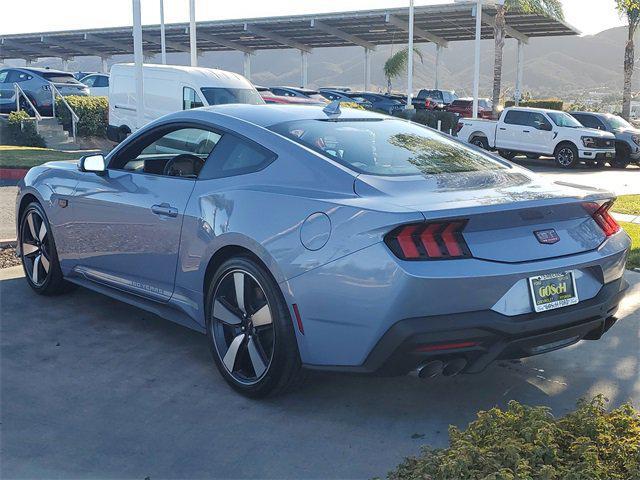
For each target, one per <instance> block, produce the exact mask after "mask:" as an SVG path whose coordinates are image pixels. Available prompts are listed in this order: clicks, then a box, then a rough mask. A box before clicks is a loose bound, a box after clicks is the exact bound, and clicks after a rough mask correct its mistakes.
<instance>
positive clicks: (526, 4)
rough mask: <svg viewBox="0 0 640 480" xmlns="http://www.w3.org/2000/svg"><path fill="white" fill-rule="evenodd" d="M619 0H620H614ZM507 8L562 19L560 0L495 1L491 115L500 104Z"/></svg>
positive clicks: (496, 112)
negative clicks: (500, 2)
mask: <svg viewBox="0 0 640 480" xmlns="http://www.w3.org/2000/svg"><path fill="white" fill-rule="evenodd" d="M616 1H621V0H616ZM509 10H517V11H520V12H524V13H541V14H544V15H548V16H550V17H553V18H558V19H563V18H564V13H563V11H562V3H561V1H560V0H505V2H504V4H502V5H500V4H498V3H496V16H495V25H494V27H493V37H494V39H495V49H494V58H493V97H492V100H493V115H494V117H495V116H497V114H498V109H499V106H500V90H501V88H502V51H503V49H504V40H505V37H506V36H507V34H506V31H505V27H506V20H505V16H506V14H507V12H508V11H509Z"/></svg>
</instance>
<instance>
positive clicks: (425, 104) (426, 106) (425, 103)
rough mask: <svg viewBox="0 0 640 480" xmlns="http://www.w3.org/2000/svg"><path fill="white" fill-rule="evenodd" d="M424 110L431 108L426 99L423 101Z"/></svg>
mask: <svg viewBox="0 0 640 480" xmlns="http://www.w3.org/2000/svg"><path fill="white" fill-rule="evenodd" d="M424 108H431V100H429V99H428V98H427V99H426V100H425V101H424Z"/></svg>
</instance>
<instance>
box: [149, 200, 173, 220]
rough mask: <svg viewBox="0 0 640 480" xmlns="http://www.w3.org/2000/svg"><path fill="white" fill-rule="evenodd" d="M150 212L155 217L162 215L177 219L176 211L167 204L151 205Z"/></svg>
mask: <svg viewBox="0 0 640 480" xmlns="http://www.w3.org/2000/svg"><path fill="white" fill-rule="evenodd" d="M151 211H152V212H153V213H155V214H156V215H162V216H165V217H177V216H178V209H177V208H175V207H172V206H171V205H169V204H168V203H161V204H160V205H153V206H152V207H151Z"/></svg>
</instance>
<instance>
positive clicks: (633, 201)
mask: <svg viewBox="0 0 640 480" xmlns="http://www.w3.org/2000/svg"><path fill="white" fill-rule="evenodd" d="M613 211H614V212H616V213H626V214H628V215H640V195H621V196H619V197H618V199H617V200H616V203H614V204H613Z"/></svg>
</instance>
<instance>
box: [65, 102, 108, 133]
mask: <svg viewBox="0 0 640 480" xmlns="http://www.w3.org/2000/svg"><path fill="white" fill-rule="evenodd" d="M64 98H65V100H66V101H67V102H68V103H69V105H70V106H71V108H73V110H74V111H75V112H76V115H78V117H80V119H79V120H78V124H77V125H76V133H77V135H78V136H79V137H105V136H106V135H107V125H108V123H109V101H108V99H107V97H82V96H78V95H70V96H68V97H64ZM56 117H58V118H59V119H60V121H61V122H62V125H63V126H64V128H65V130H68V131H71V113H70V112H69V109H68V108H67V107H66V106H65V105H64V103H63V102H62V99H61V98H60V97H58V98H57V99H56Z"/></svg>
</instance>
